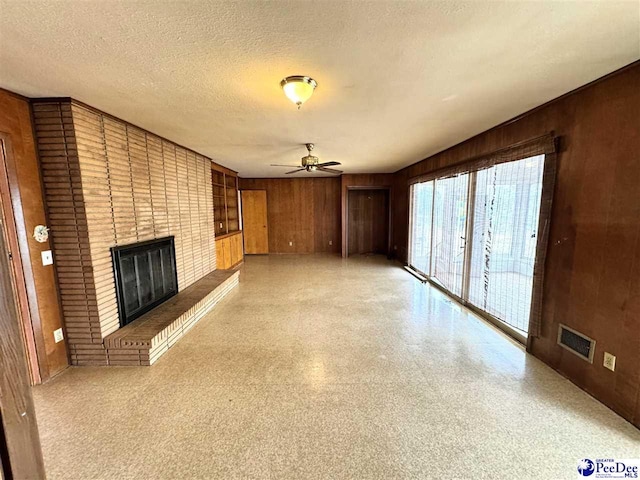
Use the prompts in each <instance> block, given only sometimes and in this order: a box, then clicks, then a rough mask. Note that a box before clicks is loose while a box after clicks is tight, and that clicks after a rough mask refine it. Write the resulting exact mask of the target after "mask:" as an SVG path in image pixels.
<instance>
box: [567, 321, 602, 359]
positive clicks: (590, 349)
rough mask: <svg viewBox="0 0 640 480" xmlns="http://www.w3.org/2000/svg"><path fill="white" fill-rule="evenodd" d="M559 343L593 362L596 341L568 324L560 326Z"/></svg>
mask: <svg viewBox="0 0 640 480" xmlns="http://www.w3.org/2000/svg"><path fill="white" fill-rule="evenodd" d="M558 345H560V346H561V347H562V348H565V349H567V350H569V351H570V352H572V353H574V354H575V355H577V356H579V357H580V358H582V359H583V360H586V361H587V362H589V363H593V354H594V352H595V350H596V341H595V340H593V339H591V338H589V337H587V336H586V335H583V334H582V333H580V332H576V331H575V330H573V329H572V328H569V327H567V326H566V325H562V324H560V326H559V327H558Z"/></svg>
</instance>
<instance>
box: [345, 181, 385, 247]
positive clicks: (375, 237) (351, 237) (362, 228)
mask: <svg viewBox="0 0 640 480" xmlns="http://www.w3.org/2000/svg"><path fill="white" fill-rule="evenodd" d="M388 253H389V189H387V188H378V189H350V190H348V194H347V256H349V255H363V254H384V255H388Z"/></svg>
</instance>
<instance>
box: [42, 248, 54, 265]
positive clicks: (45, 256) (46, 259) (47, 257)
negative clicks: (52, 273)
mask: <svg viewBox="0 0 640 480" xmlns="http://www.w3.org/2000/svg"><path fill="white" fill-rule="evenodd" d="M40 255H41V256H42V265H44V266H45V267H46V266H47V265H53V253H51V250H45V251H44V252H42V253H41V254H40Z"/></svg>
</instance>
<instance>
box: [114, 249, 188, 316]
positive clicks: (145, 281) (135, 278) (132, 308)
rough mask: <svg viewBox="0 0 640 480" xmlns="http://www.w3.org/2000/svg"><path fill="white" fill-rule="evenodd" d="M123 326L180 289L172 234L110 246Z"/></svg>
mask: <svg viewBox="0 0 640 480" xmlns="http://www.w3.org/2000/svg"><path fill="white" fill-rule="evenodd" d="M111 255H112V258H113V270H114V273H115V279H116V294H117V298H118V313H119V316H120V326H121V327H124V326H125V325H127V324H128V323H131V322H132V321H134V320H135V319H136V318H138V317H139V316H141V315H143V314H144V313H146V312H148V311H149V310H151V309H152V308H154V307H156V306H158V305H160V304H161V303H162V302H164V301H165V300H167V299H168V298H171V297H172V296H173V295H175V294H176V293H178V279H177V275H176V254H175V247H174V241H173V237H166V238H161V239H158V240H150V241H148V242H140V243H135V244H133V245H125V246H121V247H113V248H112V249H111Z"/></svg>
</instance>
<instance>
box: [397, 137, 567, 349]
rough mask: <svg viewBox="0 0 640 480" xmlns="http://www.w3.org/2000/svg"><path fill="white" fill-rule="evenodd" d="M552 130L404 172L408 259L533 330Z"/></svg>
mask: <svg viewBox="0 0 640 480" xmlns="http://www.w3.org/2000/svg"><path fill="white" fill-rule="evenodd" d="M555 145H556V141H555V139H554V138H553V136H551V135H549V136H545V137H541V138H538V139H535V140H532V141H530V142H527V143H524V144H520V145H516V146H513V147H510V148H508V149H504V150H502V151H499V152H495V153H494V154H491V155H488V156H484V157H480V158H477V159H474V160H470V161H468V162H465V163H463V164H459V165H454V166H452V167H449V168H447V169H444V170H440V171H436V172H433V173H432V174H430V175H428V176H422V177H417V178H414V179H412V182H411V190H410V191H411V222H410V240H409V242H410V245H409V264H410V266H411V267H412V268H414V269H415V270H417V271H419V272H421V273H423V274H424V275H426V276H428V277H429V278H430V279H431V280H432V281H434V282H436V283H438V284H440V285H441V286H442V287H444V288H445V289H446V290H448V291H449V292H450V293H452V294H454V295H455V296H457V297H459V298H460V299H461V300H463V301H464V302H467V303H469V304H471V305H473V306H475V307H477V308H478V309H480V310H482V311H484V312H486V313H487V314H489V315H490V316H491V317H494V318H497V319H498V320H500V321H501V322H504V323H506V324H507V325H510V326H511V327H512V328H514V329H516V330H518V331H520V332H521V333H523V334H527V333H528V334H529V336H537V335H538V332H539V325H540V316H541V310H540V309H541V295H542V273H543V268H541V267H542V266H543V265H544V257H545V252H546V244H547V236H548V220H549V214H550V206H551V199H552V192H553V182H554V178H555Z"/></svg>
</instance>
